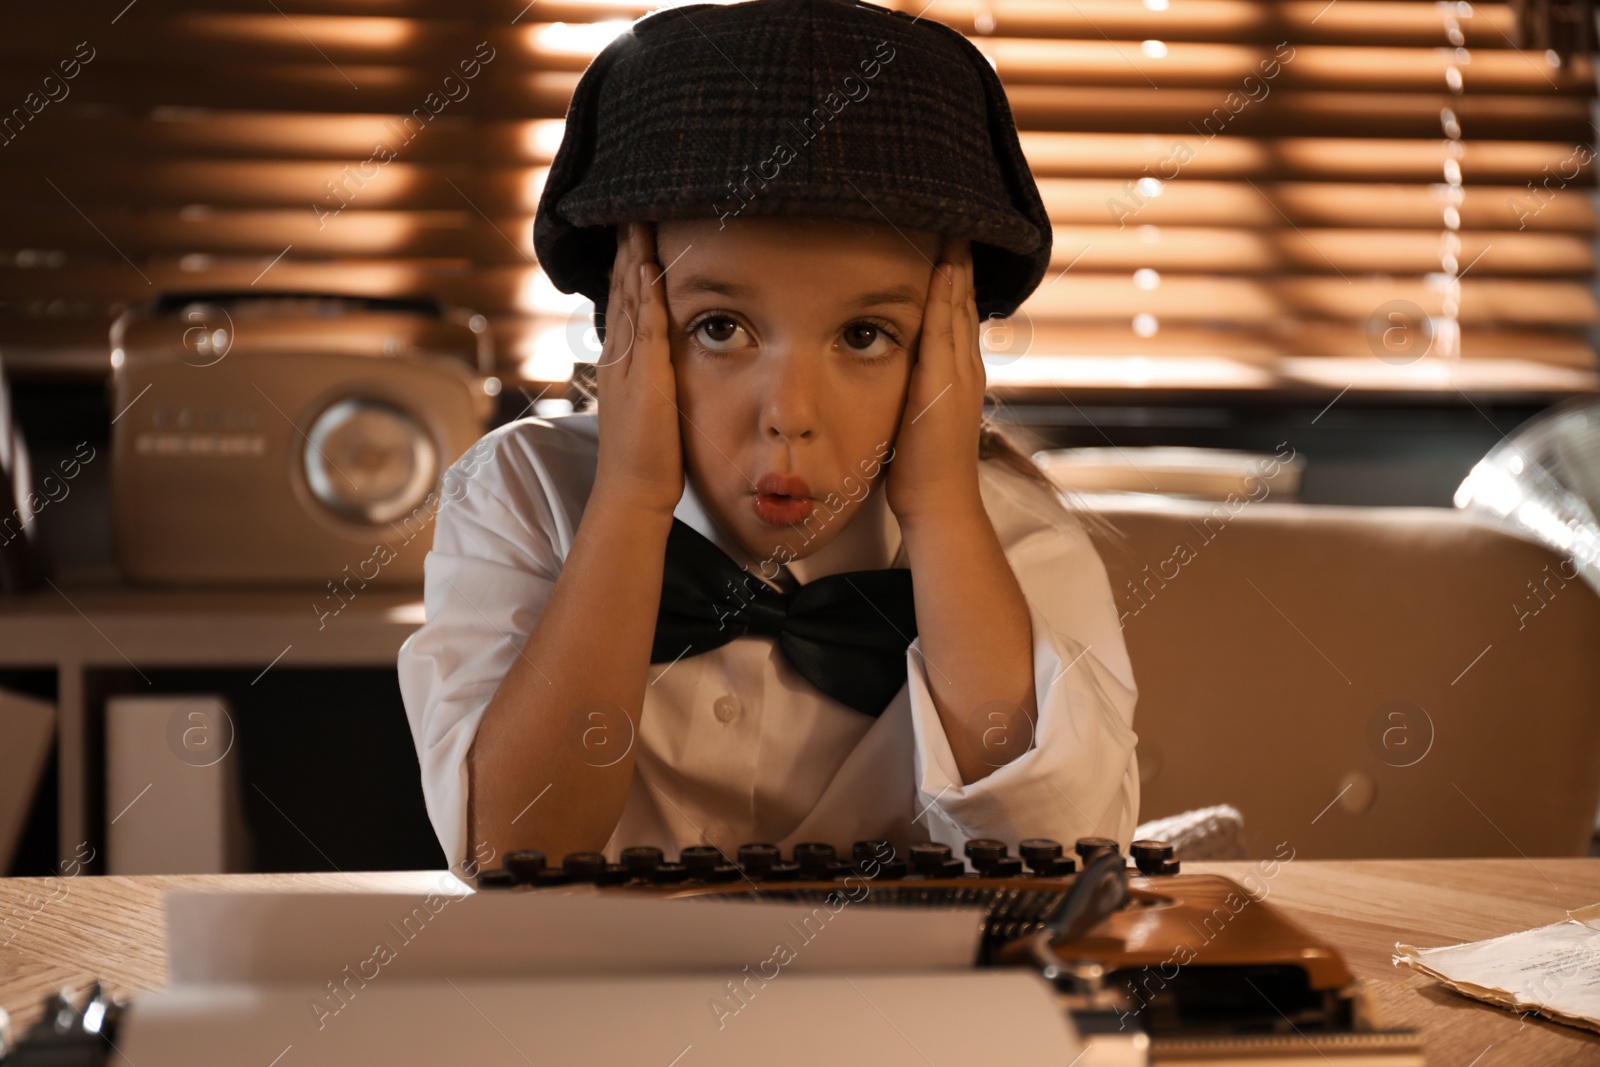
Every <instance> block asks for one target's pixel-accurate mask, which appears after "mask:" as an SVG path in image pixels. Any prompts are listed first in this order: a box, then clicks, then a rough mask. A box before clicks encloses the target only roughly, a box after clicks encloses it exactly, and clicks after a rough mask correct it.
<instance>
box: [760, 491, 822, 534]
mask: <svg viewBox="0 0 1600 1067" xmlns="http://www.w3.org/2000/svg"><path fill="white" fill-rule="evenodd" d="M751 499H752V501H753V505H752V506H753V507H754V508H755V512H756V518H758V519H760V520H761V521H762V522H764V523H767V524H768V525H769V526H793V525H794V524H795V523H797V522H804V521H805V519H806V518H807V516H809V515H810V514H811V510H812V508H814V507H815V506H816V505H815V504H814V503H813V502H812V500H811V498H810V497H804V496H778V495H775V494H772V493H756V494H755V496H753V497H752V498H751Z"/></svg>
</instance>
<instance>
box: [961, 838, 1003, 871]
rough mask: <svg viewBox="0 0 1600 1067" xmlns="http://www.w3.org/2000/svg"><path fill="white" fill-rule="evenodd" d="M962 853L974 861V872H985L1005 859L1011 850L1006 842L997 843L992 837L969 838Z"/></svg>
mask: <svg viewBox="0 0 1600 1067" xmlns="http://www.w3.org/2000/svg"><path fill="white" fill-rule="evenodd" d="M962 851H963V852H965V853H966V854H967V859H969V860H971V861H972V869H973V870H975V871H983V870H985V869H987V868H989V867H992V866H994V865H995V864H996V863H999V862H1000V861H1001V860H1003V859H1005V858H1006V855H1007V854H1008V853H1009V852H1010V849H1009V848H1007V847H1006V843H1005V842H1004V841H996V840H995V839H994V838H992V837H969V838H968V839H967V844H966V847H965V848H963V849H962Z"/></svg>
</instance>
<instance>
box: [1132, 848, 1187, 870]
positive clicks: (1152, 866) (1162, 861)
mask: <svg viewBox="0 0 1600 1067" xmlns="http://www.w3.org/2000/svg"><path fill="white" fill-rule="evenodd" d="M1128 851H1129V852H1130V853H1131V854H1132V855H1133V862H1134V864H1135V865H1136V866H1137V867H1138V868H1139V873H1140V874H1147V875H1159V874H1177V873H1178V861H1177V860H1176V859H1175V858H1174V852H1173V848H1172V846H1171V845H1170V844H1168V843H1167V842H1165V841H1148V840H1147V841H1135V842H1134V843H1133V844H1132V845H1131V846H1129V848H1128Z"/></svg>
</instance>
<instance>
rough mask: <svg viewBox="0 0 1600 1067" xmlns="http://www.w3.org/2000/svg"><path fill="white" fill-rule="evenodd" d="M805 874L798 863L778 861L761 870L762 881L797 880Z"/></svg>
mask: <svg viewBox="0 0 1600 1067" xmlns="http://www.w3.org/2000/svg"><path fill="white" fill-rule="evenodd" d="M802 877H805V875H804V874H803V873H802V872H801V870H800V865H799V864H798V863H789V862H787V861H779V862H778V863H774V864H773V865H772V866H771V867H768V868H767V869H766V870H764V871H762V872H761V880H762V881H763V882H797V881H799V880H800V879H801V878H802Z"/></svg>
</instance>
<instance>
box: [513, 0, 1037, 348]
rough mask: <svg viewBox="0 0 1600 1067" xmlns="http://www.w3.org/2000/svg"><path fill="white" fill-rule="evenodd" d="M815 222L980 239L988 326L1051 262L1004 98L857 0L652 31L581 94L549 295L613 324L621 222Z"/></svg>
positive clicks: (541, 210)
mask: <svg viewBox="0 0 1600 1067" xmlns="http://www.w3.org/2000/svg"><path fill="white" fill-rule="evenodd" d="M739 215H818V216H832V217H838V218H845V219H862V220H867V221H873V222H880V223H885V222H886V223H892V224H893V225H895V226H898V227H901V228H908V227H909V228H914V229H921V230H929V231H933V232H935V233H949V234H955V235H957V236H961V237H967V238H970V239H971V241H972V255H973V268H974V279H975V284H976V294H975V296H976V301H977V307H978V313H979V315H980V317H983V318H988V317H989V316H991V315H1009V314H1011V313H1012V312H1013V311H1014V310H1016V307H1017V305H1018V304H1020V303H1022V301H1023V300H1024V299H1026V298H1027V296H1028V294H1029V293H1031V292H1033V290H1034V289H1035V288H1037V287H1038V285H1039V282H1040V280H1041V279H1043V277H1044V273H1045V270H1046V268H1047V267H1048V266H1049V262H1050V245H1051V238H1052V233H1051V228H1050V218H1049V216H1048V215H1047V214H1046V212H1045V207H1044V203H1043V201H1042V200H1041V199H1040V198H1039V190H1038V188H1037V187H1036V186H1035V184H1034V181H1033V175H1032V174H1031V173H1030V172H1029V170H1028V163H1027V160H1026V159H1025V158H1023V155H1022V146H1021V144H1020V143H1019V142H1018V139H1017V130H1016V125H1015V123H1014V122H1013V121H1012V118H1011V108H1010V104H1009V103H1008V102H1007V100H1006V96H1005V91H1004V89H1003V88H1002V86H1001V84H1000V79H999V78H998V77H997V76H996V74H995V72H994V69H993V68H992V67H991V66H990V65H989V62H988V60H987V59H985V58H984V56H983V54H982V53H981V52H979V51H978V50H977V49H976V48H975V47H973V45H972V44H971V43H970V42H969V41H968V40H967V39H966V38H965V37H963V36H962V35H961V34H960V33H958V32H956V31H955V30H953V29H951V28H950V27H948V26H944V25H942V24H940V23H938V22H935V21H933V20H932V19H919V18H916V17H914V16H911V15H907V14H904V13H902V12H898V11H890V10H889V9H887V8H883V7H879V6H877V5H876V4H869V3H864V2H861V0H751V2H749V3H742V4H731V5H725V6H724V5H717V4H690V5H687V6H684V7H677V8H671V9H668V10H664V11H658V12H655V13H653V14H650V15H647V16H644V17H642V18H640V19H639V20H637V21H636V22H634V23H633V25H632V27H631V28H630V29H629V30H628V31H626V32H624V33H623V34H621V35H620V36H618V37H617V38H616V39H615V40H614V41H612V42H611V43H610V44H609V45H607V46H606V48H605V49H604V50H603V51H601V53H600V54H599V55H597V56H596V57H595V59H594V61H593V62H592V63H590V64H589V66H588V68H587V69H586V70H585V71H584V72H583V76H582V77H581V78H580V79H579V81H578V87H577V89H576V90H575V91H574V92H573V95H572V102H571V104H570V106H569V107H568V108H567V121H566V131H565V133H564V135H563V136H562V140H561V147H560V149H559V150H558V151H557V152H556V156H555V159H554V161H553V162H552V164H551V167H550V173H549V176H548V178H547V180H546V182H545V186H544V190H543V192H542V193H541V194H540V197H539V207H538V214H537V215H536V216H535V219H534V225H533V243H534V250H535V252H536V253H537V254H538V257H539V264H540V266H542V267H543V268H544V269H545V272H546V273H547V274H548V275H549V276H550V280H551V281H552V282H553V283H554V284H555V286H556V288H557V289H559V290H561V291H562V292H565V293H571V292H579V293H582V294H583V295H584V296H586V297H588V298H589V299H591V300H593V301H594V302H595V308H596V312H597V321H603V315H604V310H605V302H606V298H607V296H608V294H609V278H610V271H611V266H612V263H613V262H614V260H615V258H616V249H617V229H616V227H617V224H618V223H621V222H626V221H630V220H644V221H663V220H667V219H702V218H703V219H716V218H721V219H730V218H736V217H738V216H739Z"/></svg>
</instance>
